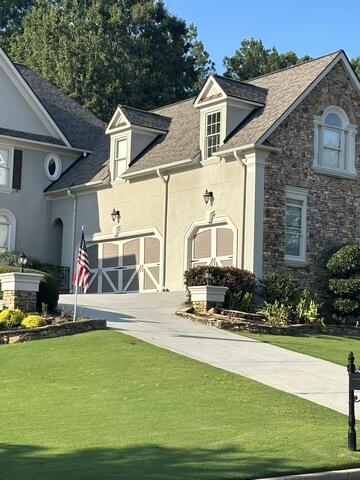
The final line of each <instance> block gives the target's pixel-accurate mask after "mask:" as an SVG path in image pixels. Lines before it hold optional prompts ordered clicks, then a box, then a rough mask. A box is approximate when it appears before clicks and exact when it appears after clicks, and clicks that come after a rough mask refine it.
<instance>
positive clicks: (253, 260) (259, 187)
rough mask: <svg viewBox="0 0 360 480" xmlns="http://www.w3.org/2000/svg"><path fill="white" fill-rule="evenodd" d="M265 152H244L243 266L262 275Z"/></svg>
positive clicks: (266, 155) (258, 275)
mask: <svg viewBox="0 0 360 480" xmlns="http://www.w3.org/2000/svg"><path fill="white" fill-rule="evenodd" d="M268 155H269V154H268V153H267V152H259V151H255V152H251V153H248V154H245V163H246V180H245V192H246V194H245V222H244V237H243V242H244V268H245V269H246V270H250V271H251V272H253V273H254V274H255V275H256V277H261V276H262V263H263V244H264V179H265V164H266V159H267V157H268Z"/></svg>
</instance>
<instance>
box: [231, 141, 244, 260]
mask: <svg viewBox="0 0 360 480" xmlns="http://www.w3.org/2000/svg"><path fill="white" fill-rule="evenodd" d="M234 157H235V158H236V160H237V161H238V162H241V163H242V164H243V165H244V194H243V222H242V223H243V224H242V240H241V268H244V264H245V226H246V220H245V219H246V184H247V166H246V162H245V161H244V160H243V159H242V158H241V157H240V156H239V154H238V152H237V151H236V150H235V151H234Z"/></svg>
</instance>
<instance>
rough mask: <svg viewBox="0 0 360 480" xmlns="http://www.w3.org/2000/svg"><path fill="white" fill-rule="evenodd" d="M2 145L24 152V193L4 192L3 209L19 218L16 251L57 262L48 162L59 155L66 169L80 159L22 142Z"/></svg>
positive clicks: (0, 205) (0, 202)
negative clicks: (47, 194)
mask: <svg viewBox="0 0 360 480" xmlns="http://www.w3.org/2000/svg"><path fill="white" fill-rule="evenodd" d="M0 144H1V145H6V146H10V147H13V148H15V149H19V150H22V151H23V161H22V181H21V190H19V191H18V192H16V191H12V192H10V193H5V192H0V209H6V210H9V211H10V212H11V213H12V214H13V215H14V216H15V218H16V236H15V248H16V249H17V250H21V251H24V252H25V253H26V254H28V255H32V256H35V257H38V258H40V259H42V260H44V261H49V262H53V261H54V259H56V258H57V257H56V252H55V251H54V249H53V243H52V241H51V208H52V207H51V203H50V202H49V201H47V199H46V197H45V195H44V192H43V191H44V189H45V188H46V187H47V186H48V185H49V184H50V183H51V182H50V180H48V179H47V178H46V176H45V171H44V160H45V158H46V156H47V155H48V154H49V153H57V154H58V155H59V157H60V158H61V161H62V167H63V169H65V168H67V167H68V166H69V165H70V164H71V163H72V162H73V161H74V160H75V158H76V156H75V155H69V154H68V153H66V154H65V153H64V152H62V151H57V150H56V148H55V149H52V148H51V147H47V148H45V147H44V149H40V148H37V147H35V146H34V147H33V148H34V149H32V148H31V149H30V148H29V147H28V146H26V144H25V143H24V142H21V141H18V140H9V139H7V140H2V139H0Z"/></svg>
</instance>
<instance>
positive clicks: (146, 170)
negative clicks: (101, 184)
mask: <svg viewBox="0 0 360 480" xmlns="http://www.w3.org/2000/svg"><path fill="white" fill-rule="evenodd" d="M194 161H195V160H194V159H192V158H188V159H186V160H179V161H178V162H172V163H166V164H164V165H157V166H156V167H149V168H144V169H142V170H137V171H136V172H133V173H132V172H129V173H124V174H123V175H121V178H124V179H130V178H134V177H139V176H141V175H147V174H149V173H153V172H154V173H156V172H157V171H161V170H171V169H173V168H177V167H180V166H182V165H188V164H190V163H192V162H194Z"/></svg>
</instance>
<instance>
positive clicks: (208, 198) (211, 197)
mask: <svg viewBox="0 0 360 480" xmlns="http://www.w3.org/2000/svg"><path fill="white" fill-rule="evenodd" d="M203 199H204V202H205V203H206V205H207V204H208V203H209V202H210V204H211V205H212V204H213V201H214V194H213V192H208V189H206V192H205V193H204V194H203Z"/></svg>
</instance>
